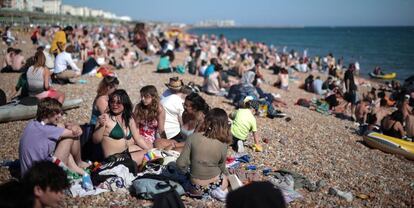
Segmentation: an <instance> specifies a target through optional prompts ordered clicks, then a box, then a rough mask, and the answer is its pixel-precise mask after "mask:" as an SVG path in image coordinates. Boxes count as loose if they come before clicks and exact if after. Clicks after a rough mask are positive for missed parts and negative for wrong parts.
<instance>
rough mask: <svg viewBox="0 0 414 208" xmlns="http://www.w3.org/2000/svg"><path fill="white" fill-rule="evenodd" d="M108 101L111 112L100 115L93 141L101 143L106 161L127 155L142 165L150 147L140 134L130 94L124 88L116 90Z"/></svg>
mask: <svg viewBox="0 0 414 208" xmlns="http://www.w3.org/2000/svg"><path fill="white" fill-rule="evenodd" d="M108 103H109V112H108V113H105V114H102V115H101V116H99V120H98V124H97V125H96V128H95V132H94V134H93V141H94V142H95V143H97V144H98V143H101V145H102V150H103V153H104V156H105V158H106V159H105V161H114V160H116V159H117V158H119V157H126V158H129V159H132V160H134V161H135V163H136V164H137V165H140V164H141V163H142V160H143V158H144V154H145V153H146V150H148V149H149V148H150V147H148V145H147V143H146V142H145V141H144V139H143V138H142V137H141V136H140V135H139V131H138V128H137V127H136V123H135V120H134V118H133V112H132V103H131V100H130V99H129V96H128V94H127V93H126V92H125V90H122V89H118V90H115V91H114V92H113V93H112V94H111V95H110V96H109V102H108Z"/></svg>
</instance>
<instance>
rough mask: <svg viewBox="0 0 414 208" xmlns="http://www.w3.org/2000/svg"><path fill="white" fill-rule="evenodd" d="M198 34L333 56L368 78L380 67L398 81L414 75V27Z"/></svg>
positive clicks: (216, 30) (243, 28)
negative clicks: (393, 73) (353, 64)
mask: <svg viewBox="0 0 414 208" xmlns="http://www.w3.org/2000/svg"><path fill="white" fill-rule="evenodd" d="M188 32H189V33H190V34H195V35H202V34H207V35H212V34H214V35H216V36H218V35H220V34H223V35H224V36H225V37H226V38H228V39H229V40H231V41H237V40H240V39H242V38H246V39H248V40H251V41H254V42H263V43H265V44H266V45H268V46H271V45H272V46H274V47H276V48H277V49H278V51H279V52H280V51H282V50H283V48H284V47H286V50H287V51H291V50H295V51H297V52H298V53H299V54H302V53H303V50H305V49H307V51H308V56H310V57H314V56H326V55H327V54H328V53H333V55H334V56H335V57H336V59H338V58H341V57H343V58H344V60H345V64H349V63H351V62H355V61H358V62H359V63H360V66H361V75H362V76H363V77H368V73H369V72H371V71H372V70H373V69H374V68H375V67H376V66H380V67H381V68H382V69H383V70H384V71H385V72H387V73H390V72H396V73H397V79H398V80H404V79H405V78H407V77H409V76H411V75H414V62H413V61H414V26H303V27H301V26H292V27H291V26H284V27H283V26H280V27H279V26H271V27H262V26H235V27H208V28H204V27H203V28H201V27H192V28H190V29H189V30H188Z"/></svg>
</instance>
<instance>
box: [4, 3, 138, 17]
mask: <svg viewBox="0 0 414 208" xmlns="http://www.w3.org/2000/svg"><path fill="white" fill-rule="evenodd" d="M2 8H6V9H13V10H18V11H28V12H43V13H46V14H55V15H56V14H63V15H72V16H79V17H101V18H105V19H119V20H123V21H131V18H130V17H128V16H121V17H118V16H117V15H115V14H114V13H111V12H107V11H103V10H99V9H92V8H88V7H75V6H72V5H67V4H62V0H0V9H2Z"/></svg>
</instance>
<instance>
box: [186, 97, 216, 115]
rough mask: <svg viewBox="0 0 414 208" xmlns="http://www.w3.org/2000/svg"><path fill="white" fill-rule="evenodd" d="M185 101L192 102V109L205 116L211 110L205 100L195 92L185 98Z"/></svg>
mask: <svg viewBox="0 0 414 208" xmlns="http://www.w3.org/2000/svg"><path fill="white" fill-rule="evenodd" d="M185 100H188V101H190V102H191V107H192V108H193V109H194V110H195V111H201V112H203V113H204V114H207V113H208V111H209V110H210V106H209V105H208V104H207V103H206V101H205V100H204V98H203V97H201V96H200V95H199V94H197V93H195V92H193V93H191V94H189V95H187V97H185Z"/></svg>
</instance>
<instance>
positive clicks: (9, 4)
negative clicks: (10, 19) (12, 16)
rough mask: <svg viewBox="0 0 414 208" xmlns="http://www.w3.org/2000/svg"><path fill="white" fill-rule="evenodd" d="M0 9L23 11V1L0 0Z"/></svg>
mask: <svg viewBox="0 0 414 208" xmlns="http://www.w3.org/2000/svg"><path fill="white" fill-rule="evenodd" d="M0 8H9V9H17V10H24V0H0Z"/></svg>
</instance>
